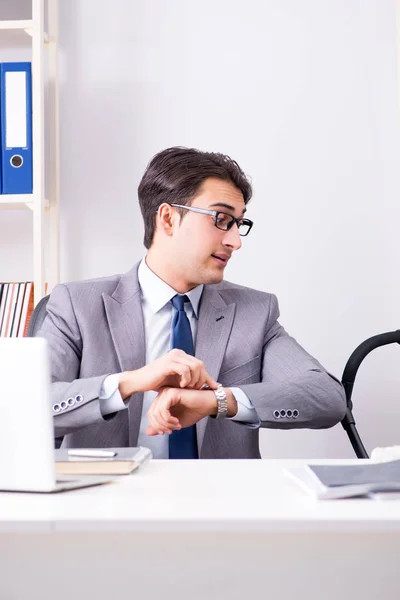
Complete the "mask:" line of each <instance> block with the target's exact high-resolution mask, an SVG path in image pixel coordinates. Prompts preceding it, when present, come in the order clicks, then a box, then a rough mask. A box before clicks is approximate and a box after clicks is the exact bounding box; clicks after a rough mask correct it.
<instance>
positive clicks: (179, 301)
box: [171, 294, 189, 310]
mask: <svg viewBox="0 0 400 600" xmlns="http://www.w3.org/2000/svg"><path fill="white" fill-rule="evenodd" d="M171 302H172V305H173V307H174V308H176V310H185V309H184V307H183V306H184V304H185V302H189V298H188V297H187V296H186V294H185V295H184V296H180V295H179V294H176V296H174V297H173V298H172V299H171Z"/></svg>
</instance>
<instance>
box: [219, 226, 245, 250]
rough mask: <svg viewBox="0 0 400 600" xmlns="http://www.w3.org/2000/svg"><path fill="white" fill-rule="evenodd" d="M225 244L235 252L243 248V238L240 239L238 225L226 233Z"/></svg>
mask: <svg viewBox="0 0 400 600" xmlns="http://www.w3.org/2000/svg"><path fill="white" fill-rule="evenodd" d="M223 243H224V244H225V246H230V247H231V248H233V249H234V250H239V248H241V247H242V238H241V237H240V234H239V228H238V226H237V224H236V223H234V224H233V225H232V227H231V228H230V229H229V230H228V231H227V232H226V233H225V235H224V240H223Z"/></svg>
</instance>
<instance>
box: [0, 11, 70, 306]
mask: <svg viewBox="0 0 400 600" xmlns="http://www.w3.org/2000/svg"><path fill="white" fill-rule="evenodd" d="M31 4H32V13H31V14H32V18H31V19H21V20H7V21H5V20H4V21H1V20H0V46H1V48H3V49H14V48H29V49H30V50H31V59H30V60H31V62H32V147H33V192H32V194H21V195H11V194H0V211H1V210H31V211H32V213H33V220H32V227H33V249H32V250H33V252H32V255H33V265H32V267H33V268H32V273H33V277H32V280H33V282H34V290H35V297H34V302H35V305H36V304H37V303H38V301H39V300H40V299H41V298H42V297H43V296H44V294H45V285H46V282H47V292H49V291H51V289H52V288H53V287H54V285H55V284H56V283H58V281H59V271H60V267H59V262H60V259H59V237H60V236H59V195H60V185H59V164H60V156H59V125H58V124H59V99H58V0H47V2H46V5H45V1H44V0H31ZM45 12H46V14H45ZM45 16H46V17H47V31H45V27H44V23H45ZM10 60H12V59H10ZM46 60H47V65H46V62H45V61H46ZM45 65H46V66H47V73H48V77H47V79H46V82H45V77H44V72H45ZM45 98H46V110H45ZM46 126H47V127H46ZM45 130H47V132H48V134H47V139H46V136H45ZM46 143H47V144H48V152H47V155H48V157H49V160H48V164H47V165H46V164H45V144H46ZM46 178H47V179H46ZM46 180H47V183H48V188H47V190H46V189H45V188H46V185H45V181H46ZM0 218H1V216H0ZM46 219H48V220H49V223H48V228H47V232H48V233H46ZM46 254H48V257H47V260H46ZM45 266H46V267H47V269H45Z"/></svg>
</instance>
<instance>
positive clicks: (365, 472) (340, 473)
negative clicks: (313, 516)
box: [285, 460, 400, 500]
mask: <svg viewBox="0 0 400 600" xmlns="http://www.w3.org/2000/svg"><path fill="white" fill-rule="evenodd" d="M285 474H286V475H287V476H288V477H290V478H291V479H292V480H293V481H295V482H296V483H297V484H298V485H300V486H301V487H302V488H303V489H304V490H305V491H306V492H308V493H310V494H312V495H314V496H316V497H317V498H319V499H327V500H329V499H334V498H350V497H352V496H365V495H370V494H382V493H389V492H390V493H398V492H400V460H392V461H388V462H383V463H372V462H368V461H364V460H360V463H359V464H356V465H304V466H303V467H294V468H287V469H285Z"/></svg>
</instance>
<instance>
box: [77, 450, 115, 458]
mask: <svg viewBox="0 0 400 600" xmlns="http://www.w3.org/2000/svg"><path fill="white" fill-rule="evenodd" d="M68 456H84V457H88V458H112V457H113V456H117V453H116V452H114V450H90V449H88V450H85V449H82V450H74V449H71V450H68Z"/></svg>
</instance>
